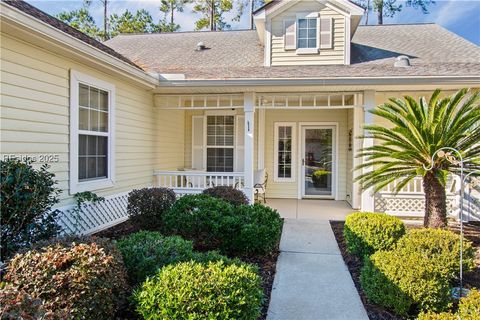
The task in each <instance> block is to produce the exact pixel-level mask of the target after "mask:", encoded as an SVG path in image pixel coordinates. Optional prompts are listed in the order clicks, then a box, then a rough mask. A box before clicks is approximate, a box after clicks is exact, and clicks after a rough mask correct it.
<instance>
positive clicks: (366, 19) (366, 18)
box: [365, 0, 370, 25]
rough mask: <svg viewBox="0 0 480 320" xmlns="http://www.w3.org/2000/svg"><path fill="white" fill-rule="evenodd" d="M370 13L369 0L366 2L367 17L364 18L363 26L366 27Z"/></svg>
mask: <svg viewBox="0 0 480 320" xmlns="http://www.w3.org/2000/svg"><path fill="white" fill-rule="evenodd" d="M369 13H370V0H368V1H367V16H366V17H365V25H368V14H369Z"/></svg>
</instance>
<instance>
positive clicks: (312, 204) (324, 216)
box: [266, 198, 355, 221]
mask: <svg viewBox="0 0 480 320" xmlns="http://www.w3.org/2000/svg"><path fill="white" fill-rule="evenodd" d="M266 205H267V206H269V207H271V208H273V209H277V210H278V212H279V213H280V216H281V217H282V218H286V219H297V220H305V219H308V220H324V221H325V220H345V217H346V216H347V215H348V214H350V213H352V212H354V211H355V210H354V209H352V207H351V206H350V205H349V204H348V203H347V202H346V201H335V200H310V199H308V200H307V199H302V200H297V199H268V198H267V204H266Z"/></svg>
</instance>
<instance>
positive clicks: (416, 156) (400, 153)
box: [355, 89, 480, 228]
mask: <svg viewBox="0 0 480 320" xmlns="http://www.w3.org/2000/svg"><path fill="white" fill-rule="evenodd" d="M440 94H441V92H440V90H436V91H435V92H434V93H433V95H432V97H431V98H430V101H427V100H426V99H425V98H421V99H420V101H419V102H417V101H415V99H413V98H412V97H409V96H406V97H404V99H403V100H402V99H393V98H392V99H390V100H389V102H388V103H384V104H382V105H379V106H378V107H376V108H375V109H373V110H371V111H370V112H371V113H373V114H374V115H376V116H378V117H380V118H383V119H386V120H388V121H389V122H390V123H391V124H392V127H391V128H385V127H383V126H380V125H365V126H364V130H365V137H363V138H373V139H374V140H375V141H376V143H375V145H373V146H370V147H366V148H363V149H362V150H361V151H360V154H359V155H358V156H359V157H365V161H364V163H363V164H361V165H359V166H357V168H355V170H360V169H362V168H371V171H369V172H367V173H364V174H362V175H360V176H359V177H358V178H357V181H359V182H360V183H361V185H362V187H363V188H370V187H372V188H373V189H374V192H378V191H379V190H380V189H382V188H384V187H385V186H387V185H388V184H390V183H392V182H393V181H395V180H397V181H398V184H397V185H396V189H395V192H398V191H400V189H402V188H403V187H404V186H406V185H407V184H408V183H409V182H410V181H411V180H412V179H413V178H415V177H417V176H422V177H423V187H424V191H425V218H424V225H425V227H433V228H439V227H445V226H446V223H447V205H446V191H445V183H446V180H447V176H448V174H449V173H453V174H455V173H457V174H458V172H459V164H458V163H456V162H455V161H451V159H449V158H451V157H436V158H435V160H434V163H433V164H432V163H431V162H432V156H433V155H434V153H435V152H436V151H437V150H438V149H440V148H442V147H451V148H455V149H458V150H460V151H461V153H462V156H463V158H464V161H465V162H464V163H465V168H466V172H469V171H471V170H474V169H478V168H480V126H479V124H480V105H479V100H480V92H479V91H475V92H474V91H471V90H469V89H462V90H459V91H458V92H456V93H455V94H453V95H452V96H450V97H446V98H443V99H441V98H440ZM449 160H450V161H449ZM431 165H433V169H432V170H431V171H427V170H425V167H430V166H431Z"/></svg>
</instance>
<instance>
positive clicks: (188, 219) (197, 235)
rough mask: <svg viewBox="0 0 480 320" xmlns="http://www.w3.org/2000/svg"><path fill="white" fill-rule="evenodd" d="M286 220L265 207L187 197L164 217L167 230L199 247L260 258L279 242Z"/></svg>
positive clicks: (202, 196)
mask: <svg viewBox="0 0 480 320" xmlns="http://www.w3.org/2000/svg"><path fill="white" fill-rule="evenodd" d="M282 224H283V220H282V219H281V218H280V215H279V214H278V212H277V211H276V210H273V209H271V208H268V207H265V206H262V205H252V206H247V205H240V206H237V207H234V206H232V205H231V204H229V203H227V202H225V201H223V200H221V199H217V198H213V197H210V196H208V195H204V194H201V195H186V196H183V197H182V198H180V199H179V200H178V201H177V202H176V203H175V204H174V205H173V206H172V208H171V209H170V210H169V212H167V213H166V214H165V215H164V228H165V230H166V232H167V233H169V234H177V235H180V236H182V237H184V238H186V239H189V240H192V241H194V244H195V246H196V247H197V248H202V249H219V250H220V251H221V253H224V254H229V255H258V254H264V253H267V252H270V251H272V250H273V249H274V248H275V246H276V245H277V244H278V242H279V241H280V234H281V229H282Z"/></svg>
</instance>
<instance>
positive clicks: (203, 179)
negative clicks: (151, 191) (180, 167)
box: [153, 171, 245, 194]
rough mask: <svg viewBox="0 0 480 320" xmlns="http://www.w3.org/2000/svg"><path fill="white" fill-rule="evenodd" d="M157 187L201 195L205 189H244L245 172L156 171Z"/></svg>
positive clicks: (179, 192)
mask: <svg viewBox="0 0 480 320" xmlns="http://www.w3.org/2000/svg"><path fill="white" fill-rule="evenodd" d="M153 175H154V177H155V186H157V187H163V188H170V189H172V190H173V191H175V192H176V193H178V194H190V193H200V192H202V191H203V190H204V189H207V188H211V187H217V186H230V187H233V188H237V189H242V188H243V186H244V180H245V178H244V173H243V172H204V171H155V172H154V173H153Z"/></svg>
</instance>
